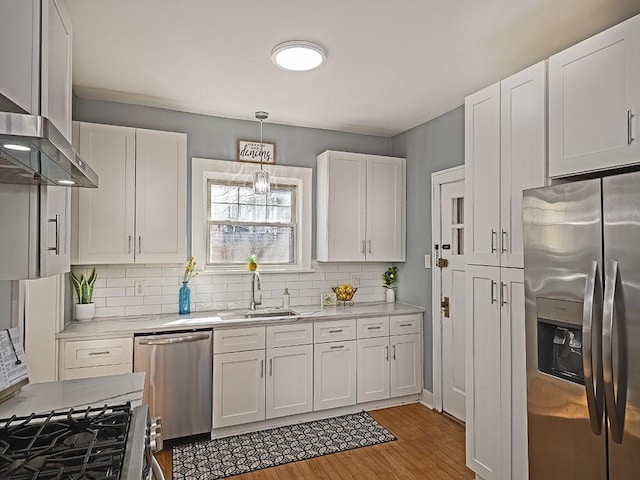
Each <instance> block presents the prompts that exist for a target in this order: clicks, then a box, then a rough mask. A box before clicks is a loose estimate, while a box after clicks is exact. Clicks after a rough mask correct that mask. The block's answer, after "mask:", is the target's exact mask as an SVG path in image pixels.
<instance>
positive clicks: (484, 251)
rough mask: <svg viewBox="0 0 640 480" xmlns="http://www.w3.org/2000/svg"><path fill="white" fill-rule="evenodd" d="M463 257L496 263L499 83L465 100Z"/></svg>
mask: <svg viewBox="0 0 640 480" xmlns="http://www.w3.org/2000/svg"><path fill="white" fill-rule="evenodd" d="M464 105H465V107H464V116H465V119H464V126H465V134H464V135H465V140H464V143H465V146H464V162H465V179H466V181H465V201H464V204H465V219H466V228H465V230H466V234H465V260H466V262H467V263H470V264H475V265H499V264H500V254H499V250H498V235H499V228H500V227H499V225H500V84H499V83H496V84H494V85H491V86H490V87H487V88H485V89H484V90H481V91H479V92H478V93H475V94H473V95H470V96H468V97H467V98H466V99H465V104H464Z"/></svg>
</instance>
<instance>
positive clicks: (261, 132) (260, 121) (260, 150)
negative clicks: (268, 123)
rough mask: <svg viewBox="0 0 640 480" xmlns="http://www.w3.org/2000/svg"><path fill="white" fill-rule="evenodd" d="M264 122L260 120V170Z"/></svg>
mask: <svg viewBox="0 0 640 480" xmlns="http://www.w3.org/2000/svg"><path fill="white" fill-rule="evenodd" d="M263 121H264V120H262V119H260V170H262V122H263Z"/></svg>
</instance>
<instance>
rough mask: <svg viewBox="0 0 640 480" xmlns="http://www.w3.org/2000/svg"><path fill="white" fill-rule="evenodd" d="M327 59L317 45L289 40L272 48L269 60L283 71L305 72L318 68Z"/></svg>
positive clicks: (323, 51) (304, 41)
mask: <svg viewBox="0 0 640 480" xmlns="http://www.w3.org/2000/svg"><path fill="white" fill-rule="evenodd" d="M326 59H327V52H326V50H325V49H324V48H322V47H321V46H320V45H318V44H317V43H313V42H308V41H306V40H291V41H289V42H284V43H281V44H279V45H276V46H275V47H273V50H271V60H272V61H273V63H275V64H276V66H278V67H279V68H282V69H283V70H292V71H294V72H305V71H307V70H313V69H314V68H318V67H319V66H320V65H322V64H323V63H324V61H325V60H326Z"/></svg>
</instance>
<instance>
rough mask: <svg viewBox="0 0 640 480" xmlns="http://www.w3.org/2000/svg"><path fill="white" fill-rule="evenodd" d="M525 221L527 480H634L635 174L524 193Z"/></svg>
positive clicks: (639, 371) (638, 339) (637, 411)
mask: <svg viewBox="0 0 640 480" xmlns="http://www.w3.org/2000/svg"><path fill="white" fill-rule="evenodd" d="M523 219H524V239H525V241H524V243H525V251H524V253H525V255H524V262H525V265H524V272H525V291H526V307H525V310H526V312H525V313H526V342H527V343H526V345H527V346H526V348H527V352H526V356H527V395H528V400H527V402H528V431H529V479H530V480H556V479H557V480H560V479H562V480H572V479H576V480H577V479H580V480H605V479H609V480H631V479H633V480H637V479H638V478H640V172H632V173H625V174H620V175H615V176H608V177H603V178H596V179H589V180H584V181H578V182H572V183H565V184H560V185H554V186H551V187H544V188H539V189H534V190H528V191H526V192H525V194H524V200H523ZM513 480H520V479H513Z"/></svg>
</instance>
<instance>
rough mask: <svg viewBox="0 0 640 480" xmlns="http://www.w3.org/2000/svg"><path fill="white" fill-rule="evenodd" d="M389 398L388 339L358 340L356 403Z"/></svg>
mask: <svg viewBox="0 0 640 480" xmlns="http://www.w3.org/2000/svg"><path fill="white" fill-rule="evenodd" d="M385 398H389V337H383V338H367V339H364V340H358V403H364V402H370V401H372V400H383V399H385Z"/></svg>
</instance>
